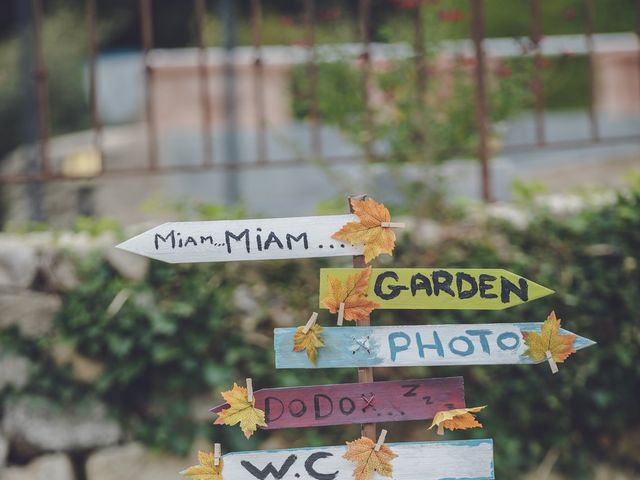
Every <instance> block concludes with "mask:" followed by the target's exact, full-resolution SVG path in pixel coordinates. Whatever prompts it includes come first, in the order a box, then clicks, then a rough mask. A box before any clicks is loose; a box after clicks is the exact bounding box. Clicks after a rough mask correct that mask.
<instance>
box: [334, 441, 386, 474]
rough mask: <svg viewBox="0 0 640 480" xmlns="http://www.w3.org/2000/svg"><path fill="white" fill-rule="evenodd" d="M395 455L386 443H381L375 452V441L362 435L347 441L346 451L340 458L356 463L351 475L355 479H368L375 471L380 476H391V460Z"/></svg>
mask: <svg viewBox="0 0 640 480" xmlns="http://www.w3.org/2000/svg"><path fill="white" fill-rule="evenodd" d="M397 456H398V455H396V454H395V453H394V452H393V450H391V449H390V448H389V447H387V446H386V445H382V446H381V447H380V450H378V451H377V452H376V444H375V442H374V441H373V440H371V439H369V438H366V437H362V438H359V439H358V440H354V441H353V442H347V453H345V454H344V455H343V456H342V458H344V459H346V460H349V461H350V462H354V463H355V464H356V468H355V469H354V470H353V477H354V478H355V479H356V480H369V479H370V478H371V477H372V476H373V475H374V474H376V473H377V474H378V475H380V476H382V477H389V478H392V476H393V466H392V465H391V460H393V459H394V458H396V457H397Z"/></svg>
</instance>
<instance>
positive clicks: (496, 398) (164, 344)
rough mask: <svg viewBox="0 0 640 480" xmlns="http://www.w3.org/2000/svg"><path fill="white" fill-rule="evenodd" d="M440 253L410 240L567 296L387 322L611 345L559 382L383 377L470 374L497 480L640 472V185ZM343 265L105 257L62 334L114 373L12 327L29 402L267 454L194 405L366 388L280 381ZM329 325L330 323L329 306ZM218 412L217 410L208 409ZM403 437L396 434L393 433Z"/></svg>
mask: <svg viewBox="0 0 640 480" xmlns="http://www.w3.org/2000/svg"><path fill="white" fill-rule="evenodd" d="M460 237H462V238H458V237H455V238H451V239H449V240H447V241H445V242H443V243H441V244H439V245H430V246H424V247H419V248H417V249H416V247H415V246H414V245H412V244H410V243H409V241H408V239H407V238H404V239H402V240H401V241H400V243H399V245H398V247H397V252H396V255H395V256H394V258H393V264H394V265H397V266H450V267H503V268H507V269H509V270H511V271H514V272H516V273H518V274H521V275H524V276H526V277H528V278H530V279H532V280H535V281H536V282H539V283H541V284H543V285H545V286H548V287H551V288H553V289H555V290H556V291H557V293H556V294H555V295H553V296H549V297H546V298H544V299H541V300H538V301H535V302H532V303H530V304H527V305H523V306H520V307H516V308H512V309H509V310H506V311H500V312H448V311H435V312H425V311H420V312H418V311H416V312H405V311H403V312H402V313H398V312H391V311H383V312H375V313H374V315H373V322H374V323H376V324H390V323H396V324H397V323H399V322H402V323H405V322H407V323H409V324H411V323H425V322H428V323H454V322H478V323H487V322H517V321H524V322H530V321H542V320H543V319H544V318H545V317H546V316H547V314H548V313H549V311H550V310H552V309H555V311H556V312H557V313H558V315H559V317H561V318H562V319H563V320H564V323H563V325H564V326H566V328H568V329H570V330H573V331H574V332H576V333H579V334H580V335H584V336H586V337H589V338H592V339H594V340H596V341H597V342H598V345H597V346H595V347H592V348H590V349H588V350H585V351H581V352H578V353H577V354H576V355H575V356H573V357H572V358H571V359H570V360H569V361H568V362H567V363H565V364H562V365H560V373H559V374H557V375H551V374H550V372H549V369H548V367H547V366H546V365H538V366H493V367H485V366H483V367H470V368H469V367H467V368H458V367H444V368H437V369H436V368H407V369H393V370H392V369H380V370H379V371H378V373H377V374H376V376H377V378H379V379H383V378H411V377H414V376H446V375H457V374H460V375H464V377H465V383H466V396H467V403H468V404H469V405H480V404H488V405H489V408H488V409H487V410H486V413H484V412H483V414H482V415H481V418H482V420H483V423H484V424H485V429H484V430H482V431H474V432H463V433H459V434H455V435H453V437H456V438H468V437H470V436H474V437H484V436H486V437H491V438H493V439H494V440H495V459H496V473H497V476H498V478H511V479H513V478H519V477H520V475H521V474H522V473H524V472H527V471H530V470H531V469H533V468H535V467H536V466H537V465H539V464H540V462H541V461H542V459H543V458H544V457H545V455H547V453H548V452H550V451H552V452H553V451H557V452H558V453H559V454H560V457H559V463H558V465H559V466H560V468H561V469H563V470H564V471H566V472H567V473H568V474H570V476H571V478H577V479H581V478H585V479H587V478H590V469H591V467H592V465H593V464H594V463H596V462H598V461H601V460H604V461H607V462H611V463H616V464H627V466H630V467H634V463H633V462H634V458H635V467H636V468H637V467H638V456H637V455H633V454H629V453H627V454H625V453H624V452H625V450H626V451H632V452H633V451H635V450H629V446H628V444H625V442H626V440H625V438H626V436H627V435H628V434H629V433H631V432H634V431H637V429H638V428H639V427H640V409H638V408H637V407H638V394H639V393H640V362H639V361H638V358H639V357H640V326H639V322H638V320H639V314H638V312H640V269H639V260H640V259H639V258H638V257H639V252H640V189H638V190H636V191H634V192H633V193H630V194H628V195H621V196H619V198H618V199H617V201H616V202H615V203H614V204H612V205H610V206H606V207H603V208H595V207H593V208H588V209H586V210H585V211H583V212H582V213H580V214H577V215H574V216H570V217H565V218H556V217H554V216H552V215H550V214H547V213H545V212H540V213H539V214H537V215H536V216H535V218H534V220H533V221H532V222H531V224H530V226H529V227H528V228H526V229H524V230H518V229H516V228H514V227H512V226H509V225H505V224H500V223H490V224H488V225H486V226H484V227H481V228H479V229H478V230H476V231H474V232H473V234H467V235H464V236H460ZM329 264H331V265H345V264H346V262H344V260H339V261H332V262H328V261H325V260H296V261H279V262H263V263H228V264H205V265H168V264H162V263H158V262H154V263H152V265H151V269H150V272H149V275H148V277H147V278H146V279H145V280H144V281H143V282H138V283H133V282H130V281H126V280H123V279H122V278H121V277H119V276H118V275H117V273H116V272H115V271H114V270H112V269H111V268H110V267H109V266H108V265H107V263H106V262H104V260H103V259H102V258H98V257H95V258H92V259H88V260H85V261H83V262H82V263H81V265H80V270H81V274H82V278H83V282H82V285H81V286H80V287H79V288H78V289H77V290H75V291H73V292H70V293H68V294H67V295H66V298H65V302H64V309H63V311H62V312H61V313H60V315H59V317H58V319H57V329H58V331H59V335H60V336H61V337H62V338H63V339H64V340H65V341H68V342H71V343H72V344H74V345H75V347H76V348H77V350H78V351H79V352H81V353H82V354H84V355H87V356H89V357H91V358H94V359H96V360H98V361H100V362H103V363H104V364H105V365H106V366H107V368H106V370H105V371H104V373H103V374H102V375H101V376H100V377H99V378H98V380H97V381H96V383H95V384H93V385H90V386H86V385H84V386H83V385H81V384H79V383H76V382H74V381H73V379H72V377H71V374H70V373H69V371H67V370H64V369H60V368H57V367H55V366H53V364H52V363H50V362H48V361H47V360H46V356H45V352H46V349H47V347H48V343H49V340H48V339H42V340H40V341H38V342H35V343H33V342H31V343H30V342H28V341H26V340H24V339H19V338H17V336H15V335H13V336H12V335H9V334H7V333H5V334H4V335H3V337H2V340H3V342H7V341H9V342H11V343H12V345H14V346H18V348H19V349H20V350H22V351H23V352H24V353H26V354H28V355H29V356H30V357H31V358H32V359H34V360H35V361H36V362H37V366H38V370H37V372H36V374H35V375H34V376H33V378H32V380H31V383H30V384H29V385H28V387H27V389H26V390H27V391H28V392H34V393H43V394H47V395H49V396H50V397H52V398H56V399H59V400H60V401H61V402H62V403H63V404H64V403H65V402H75V401H80V400H81V399H86V398H91V397H98V398H101V399H103V400H104V401H105V402H107V404H108V405H109V406H110V408H111V410H112V412H113V414H114V415H116V416H117V417H118V418H119V419H120V420H121V421H122V422H123V424H124V425H126V426H127V427H128V429H129V431H130V432H132V435H133V436H135V437H136V438H139V439H141V440H143V441H145V442H147V443H149V444H152V445H155V446H158V447H162V448H164V449H169V450H173V451H177V452H186V451H187V450H188V448H189V446H190V444H191V442H192V439H193V438H194V437H195V435H197V434H198V432H201V433H204V434H206V435H208V436H210V437H212V438H213V437H214V436H215V438H216V439H217V440H221V441H223V442H224V443H225V446H226V448H228V449H251V448H256V447H257V446H258V444H259V442H261V441H264V440H265V439H267V438H268V437H269V435H272V434H273V432H258V433H257V434H256V435H254V437H253V438H252V439H251V440H250V441H246V440H244V438H243V437H242V435H241V434H240V432H239V431H238V430H237V429H235V428H227V427H216V428H214V427H212V426H211V425H210V422H208V421H206V422H205V421H201V422H197V421H195V420H193V419H192V416H191V414H190V410H191V405H190V402H191V400H192V399H194V398H197V397H202V396H203V395H204V396H207V395H208V397H206V398H207V399H208V401H209V406H213V405H215V404H216V403H217V402H218V401H219V400H220V397H219V395H218V392H219V391H220V389H224V388H228V387H229V386H230V385H231V384H232V383H233V381H241V380H242V379H244V378H245V376H248V375H250V376H252V377H253V378H254V383H255V385H256V386H257V387H258V388H260V387H267V386H269V387H270V386H287V385H304V384H316V383H317V384H321V383H330V382H345V381H354V380H355V378H356V374H355V369H340V370H318V371H315V372H314V374H313V376H312V377H310V376H309V373H308V372H304V371H287V370H281V371H276V370H275V368H274V359H273V349H272V346H271V342H272V329H273V328H274V327H275V326H283V325H288V324H291V322H296V323H302V322H303V321H304V320H305V319H306V317H307V315H308V313H309V312H310V311H312V310H313V309H314V308H316V306H317V291H318V269H319V268H321V267H323V266H325V265H329ZM240 286H242V288H241V290H246V291H250V292H251V295H252V297H253V298H254V300H255V301H256V302H257V305H258V311H257V312H256V313H247V312H243V311H240V310H238V308H236V306H235V303H237V302H235V301H234V291H235V290H236V289H237V288H238V287H240ZM122 289H128V290H129V291H130V292H131V297H130V299H129V301H127V303H125V305H124V306H123V307H122V309H121V310H120V312H118V313H117V314H116V315H115V316H113V317H109V316H108V315H107V313H106V309H107V307H108V305H109V304H110V303H111V301H112V299H113V298H114V297H115V295H117V294H118V292H120V291H121V290H122ZM320 319H321V322H323V323H325V324H326V323H327V322H328V321H329V320H328V316H327V315H326V312H324V313H323V314H322V315H321V317H320ZM201 413H204V414H205V417H206V411H205V412H201ZM425 427H426V425H424V424H419V423H418V422H413V423H410V424H401V425H400V424H397V425H392V426H390V432H391V433H390V439H392V440H401V439H406V438H407V437H409V436H411V438H429V437H428V435H429V434H428V433H427V432H426V428H425ZM394 430H395V432H396V434H395V435H394ZM278 435H284V436H285V441H287V442H288V444H289V445H292V446H293V445H296V446H303V445H314V444H326V443H333V442H343V441H345V440H349V439H351V438H352V437H355V436H357V435H358V427H357V426H353V427H349V428H347V429H345V428H343V427H340V428H325V429H305V430H295V431H282V432H279V433H278Z"/></svg>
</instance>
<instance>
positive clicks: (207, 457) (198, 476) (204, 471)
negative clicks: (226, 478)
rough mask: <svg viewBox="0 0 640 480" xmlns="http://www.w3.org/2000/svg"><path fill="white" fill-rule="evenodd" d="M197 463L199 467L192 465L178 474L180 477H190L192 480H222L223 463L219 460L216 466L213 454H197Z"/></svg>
mask: <svg viewBox="0 0 640 480" xmlns="http://www.w3.org/2000/svg"><path fill="white" fill-rule="evenodd" d="M198 461H199V462H200V465H194V466H193V467H189V468H187V469H186V470H183V471H182V472H180V475H184V476H185V477H190V478H192V479H193V480H223V478H222V468H223V466H224V462H223V461H222V459H220V463H219V464H218V465H217V466H216V464H215V458H214V456H213V453H206V452H198Z"/></svg>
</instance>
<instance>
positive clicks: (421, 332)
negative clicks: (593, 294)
mask: <svg viewBox="0 0 640 480" xmlns="http://www.w3.org/2000/svg"><path fill="white" fill-rule="evenodd" d="M541 326H542V323H492V324H472V325H459V324H455V325H405V326H393V327H367V328H360V327H342V328H337V327H327V328H324V331H323V338H324V342H325V347H323V348H322V350H321V351H320V353H319V354H318V358H317V360H316V364H315V365H314V364H312V363H311V362H310V361H309V359H308V358H307V356H306V355H305V354H304V353H303V352H294V351H292V350H291V343H292V342H293V335H294V334H295V329H294V328H276V329H275V330H274V332H275V336H274V348H275V352H276V368H340V367H352V366H357V367H410V366H447V365H509V364H513V365H515V364H535V363H540V362H535V361H534V360H533V359H531V357H529V356H527V355H525V351H526V350H527V347H526V345H525V342H524V335H523V333H525V332H536V333H539V332H540V329H541ZM560 334H562V335H571V332H569V331H567V330H564V329H560ZM592 345H595V342H593V341H591V340H589V339H588V338H584V337H580V336H576V338H575V340H574V342H573V348H574V349H575V350H580V349H583V348H587V347H590V346H592Z"/></svg>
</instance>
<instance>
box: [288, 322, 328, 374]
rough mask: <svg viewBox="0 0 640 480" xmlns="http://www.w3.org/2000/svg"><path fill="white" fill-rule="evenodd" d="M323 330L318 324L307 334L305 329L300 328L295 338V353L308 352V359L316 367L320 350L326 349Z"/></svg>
mask: <svg viewBox="0 0 640 480" xmlns="http://www.w3.org/2000/svg"><path fill="white" fill-rule="evenodd" d="M322 330H323V329H322V327H321V326H320V325H318V324H317V323H316V324H314V325H313V326H312V327H311V328H310V329H309V331H308V332H307V333H304V327H298V328H297V329H296V334H295V335H294V336H293V351H294V352H303V351H305V350H306V351H307V358H309V361H310V362H311V363H313V364H314V365H315V364H316V360H317V358H318V349H319V348H322V347H324V341H323V340H322Z"/></svg>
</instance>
